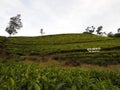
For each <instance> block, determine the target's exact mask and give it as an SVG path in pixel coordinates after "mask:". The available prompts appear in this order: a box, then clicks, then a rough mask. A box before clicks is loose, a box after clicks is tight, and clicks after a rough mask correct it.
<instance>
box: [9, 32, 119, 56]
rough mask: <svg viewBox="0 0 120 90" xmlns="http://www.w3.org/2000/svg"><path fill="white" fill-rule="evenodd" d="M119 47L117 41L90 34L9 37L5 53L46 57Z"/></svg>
mask: <svg viewBox="0 0 120 90" xmlns="http://www.w3.org/2000/svg"><path fill="white" fill-rule="evenodd" d="M119 46H120V40H119V39H113V38H108V37H101V36H96V35H90V34H68V35H51V36H43V37H11V38H9V42H8V47H7V51H8V52H9V53H14V54H21V55H34V54H35V55H36V54H37V55H47V54H51V53H56V52H67V51H68V52H69V51H86V50H87V48H97V47H100V48H102V49H109V48H115V47H119Z"/></svg>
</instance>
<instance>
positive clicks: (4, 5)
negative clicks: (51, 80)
mask: <svg viewBox="0 0 120 90" xmlns="http://www.w3.org/2000/svg"><path fill="white" fill-rule="evenodd" d="M17 14H21V19H22V23H23V28H21V29H20V30H19V31H18V34H16V35H17V36H39V35H40V29H41V28H43V30H44V32H45V34H46V35H48V34H63V33H81V32H83V31H85V29H86V27H87V26H92V25H94V26H95V27H98V26H101V25H102V26H103V31H105V32H110V31H112V32H117V29H118V28H120V0H0V35H5V36H8V33H7V32H5V28H6V26H7V25H8V23H9V19H10V17H13V16H16V15H17Z"/></svg>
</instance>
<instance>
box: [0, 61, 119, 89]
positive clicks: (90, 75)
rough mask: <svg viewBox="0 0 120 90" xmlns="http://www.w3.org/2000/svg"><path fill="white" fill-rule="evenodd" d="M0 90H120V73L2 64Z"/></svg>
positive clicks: (0, 68)
mask: <svg viewBox="0 0 120 90" xmlns="http://www.w3.org/2000/svg"><path fill="white" fill-rule="evenodd" d="M0 90H120V71H117V72H115V71H108V70H107V71H106V70H87V71H83V70H80V69H78V68H73V69H63V68H45V67H39V66H37V65H33V64H31V65H25V64H20V63H10V62H6V63H5V62H4V63H0Z"/></svg>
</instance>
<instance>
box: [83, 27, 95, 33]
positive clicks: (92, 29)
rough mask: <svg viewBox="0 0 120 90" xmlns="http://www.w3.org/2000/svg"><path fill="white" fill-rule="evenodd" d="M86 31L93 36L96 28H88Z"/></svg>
mask: <svg viewBox="0 0 120 90" xmlns="http://www.w3.org/2000/svg"><path fill="white" fill-rule="evenodd" d="M85 30H86V32H88V33H90V34H92V33H93V32H94V31H95V27H94V26H91V27H87V28H86V29H85Z"/></svg>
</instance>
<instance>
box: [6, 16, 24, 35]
mask: <svg viewBox="0 0 120 90" xmlns="http://www.w3.org/2000/svg"><path fill="white" fill-rule="evenodd" d="M20 17H21V15H20V14H18V15H17V16H15V17H11V18H10V22H9V25H8V26H7V27H6V29H5V31H6V32H7V33H8V34H9V35H10V36H11V35H12V34H13V35H14V34H16V33H17V30H18V29H20V28H21V27H23V25H22V22H21V19H20Z"/></svg>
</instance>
